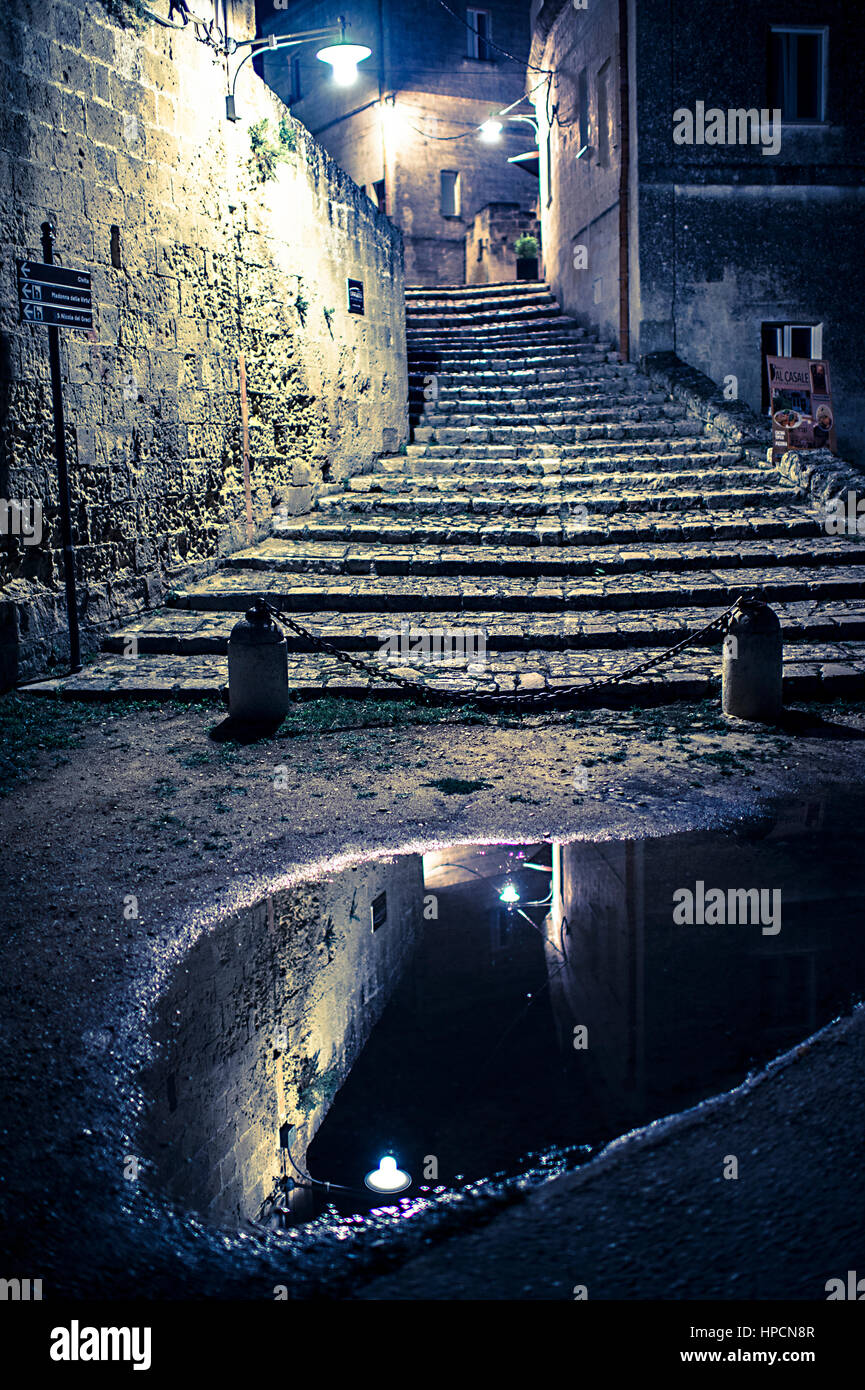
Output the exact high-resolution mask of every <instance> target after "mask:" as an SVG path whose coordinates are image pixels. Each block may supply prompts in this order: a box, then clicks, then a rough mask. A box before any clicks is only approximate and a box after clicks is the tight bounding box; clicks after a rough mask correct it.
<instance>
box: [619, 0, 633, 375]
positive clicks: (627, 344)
mask: <svg viewBox="0 0 865 1390" xmlns="http://www.w3.org/2000/svg"><path fill="white" fill-rule="evenodd" d="M619 142H620V145H621V158H620V163H619V353H620V354H621V357H622V359H623V361H625V362H627V361H629V359H630V355H631V323H630V319H631V239H630V234H631V228H630V223H631V213H630V177H631V97H630V83H629V76H628V0H619Z"/></svg>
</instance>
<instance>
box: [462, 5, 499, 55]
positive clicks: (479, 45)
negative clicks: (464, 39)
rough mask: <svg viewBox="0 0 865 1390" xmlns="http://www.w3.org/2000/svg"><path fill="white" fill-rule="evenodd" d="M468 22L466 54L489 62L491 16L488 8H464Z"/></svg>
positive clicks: (490, 53)
mask: <svg viewBox="0 0 865 1390" xmlns="http://www.w3.org/2000/svg"><path fill="white" fill-rule="evenodd" d="M466 22H467V24H468V55H469V57H470V58H479V59H480V60H481V62H482V63H491V62H492V60H493V50H492V45H491V43H490V39H491V38H492V34H493V17H492V15H491V14H490V12H489V10H466Z"/></svg>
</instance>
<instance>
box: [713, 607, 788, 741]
mask: <svg viewBox="0 0 865 1390" xmlns="http://www.w3.org/2000/svg"><path fill="white" fill-rule="evenodd" d="M782 671H783V642H782V638H781V623H780V621H779V619H778V615H777V613H775V612H774V611H773V609H771V608H770V607H769V605H768V604H767V603H765V602H764V601H763V599H762V598H759V597H756V596H755V597H754V598H741V599H740V600H739V602H738V603H737V605H736V607H735V609H734V610H733V613H732V616H731V618H730V624H729V627H728V628H727V633H726V636H725V637H724V646H723V655H722V660H721V708H722V709H723V712H724V714H728V715H730V716H732V717H733V718H735V719H751V720H758V721H760V722H771V721H773V720H775V719H777V718H778V717H779V715H780V713H781V709H782V699H781V681H782Z"/></svg>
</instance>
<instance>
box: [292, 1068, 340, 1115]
mask: <svg viewBox="0 0 865 1390" xmlns="http://www.w3.org/2000/svg"><path fill="white" fill-rule="evenodd" d="M339 1084H340V1082H339V1069H338V1068H337V1067H331V1068H330V1070H329V1071H323V1072H322V1073H321V1075H320V1076H316V1077H314V1078H313V1080H312V1081H310V1082H309V1083H308V1084H307V1085H306V1086H302V1087H301V1088H300V1090H299V1091H298V1096H297V1099H298V1104H299V1105H300V1108H301V1110H303V1111H304V1112H308V1111H310V1110H317V1109H318V1107H319V1106H320V1105H322V1104H329V1102H330V1101H332V1100H333V1098H334V1096H335V1095H336V1093H337V1091H338V1090H339Z"/></svg>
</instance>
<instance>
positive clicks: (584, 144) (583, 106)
mask: <svg viewBox="0 0 865 1390" xmlns="http://www.w3.org/2000/svg"><path fill="white" fill-rule="evenodd" d="M577 110H578V120H579V125H578V126H577V130H578V133H579V140H580V148H579V149H578V150H577V159H579V157H580V155H581V154H584V153H585V152H586V150H587V149H588V148H589V75H588V73H587V72H586V69H585V68H583V70H582V72H581V73H580V75H579V77H578V78H577Z"/></svg>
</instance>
